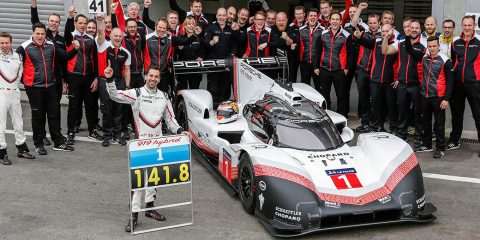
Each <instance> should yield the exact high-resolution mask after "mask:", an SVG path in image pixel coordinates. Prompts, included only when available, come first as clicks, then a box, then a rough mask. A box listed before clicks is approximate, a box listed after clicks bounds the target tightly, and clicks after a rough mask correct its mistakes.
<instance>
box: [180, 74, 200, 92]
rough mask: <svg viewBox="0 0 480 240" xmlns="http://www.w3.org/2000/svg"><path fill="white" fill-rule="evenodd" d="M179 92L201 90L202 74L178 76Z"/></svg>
mask: <svg viewBox="0 0 480 240" xmlns="http://www.w3.org/2000/svg"><path fill="white" fill-rule="evenodd" d="M177 80H178V85H177V90H183V89H199V88H200V82H201V81H202V74H200V73H198V74H185V75H178V76H177Z"/></svg>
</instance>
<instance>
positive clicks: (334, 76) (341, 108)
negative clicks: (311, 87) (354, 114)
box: [314, 68, 348, 118]
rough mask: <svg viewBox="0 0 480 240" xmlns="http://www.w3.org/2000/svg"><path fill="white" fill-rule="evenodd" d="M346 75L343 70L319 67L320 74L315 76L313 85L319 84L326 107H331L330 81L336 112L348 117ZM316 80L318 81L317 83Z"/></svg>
mask: <svg viewBox="0 0 480 240" xmlns="http://www.w3.org/2000/svg"><path fill="white" fill-rule="evenodd" d="M346 77H347V76H346V75H345V72H344V71H343V70H338V71H328V70H326V69H323V68H322V69H320V76H319V77H318V78H315V79H314V81H315V86H317V85H319V86H320V93H321V94H322V95H323V97H324V98H325V101H326V102H327V108H328V109H330V107H331V103H332V102H331V100H330V91H331V90H332V83H333V86H334V88H335V94H336V95H337V112H338V113H340V114H342V115H343V116H345V117H346V118H348V102H347V101H348V98H347V96H346V95H345V93H346V90H345V88H346V87H347V82H346ZM317 82H318V83H317Z"/></svg>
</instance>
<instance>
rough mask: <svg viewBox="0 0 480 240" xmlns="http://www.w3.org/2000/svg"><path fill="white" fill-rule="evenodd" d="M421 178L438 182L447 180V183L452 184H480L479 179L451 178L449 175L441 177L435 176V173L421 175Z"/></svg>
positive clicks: (439, 175) (440, 175) (441, 175)
mask: <svg viewBox="0 0 480 240" xmlns="http://www.w3.org/2000/svg"><path fill="white" fill-rule="evenodd" d="M423 177H426V178H433V179H440V180H447V181H454V182H466V183H477V184H480V179H479V178H470V177H459V176H451V175H443V174H435V173H423Z"/></svg>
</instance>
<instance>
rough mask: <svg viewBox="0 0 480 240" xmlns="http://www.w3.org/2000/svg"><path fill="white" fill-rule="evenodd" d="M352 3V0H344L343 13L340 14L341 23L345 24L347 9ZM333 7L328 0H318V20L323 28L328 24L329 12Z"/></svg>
mask: <svg viewBox="0 0 480 240" xmlns="http://www.w3.org/2000/svg"><path fill="white" fill-rule="evenodd" d="M351 5H352V0H345V13H344V14H343V16H342V21H341V25H342V26H343V25H345V23H346V22H347V20H348V17H349V15H348V9H349V8H350V6H351ZM332 11H333V8H332V4H331V3H330V1H328V0H322V1H320V13H321V14H320V16H318V21H319V22H320V24H322V26H323V27H324V28H328V27H329V26H330V14H331V13H332Z"/></svg>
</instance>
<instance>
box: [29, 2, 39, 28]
mask: <svg viewBox="0 0 480 240" xmlns="http://www.w3.org/2000/svg"><path fill="white" fill-rule="evenodd" d="M30 21H31V22H32V24H35V23H37V22H40V19H39V18H38V10H37V0H32V7H31V8H30Z"/></svg>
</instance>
